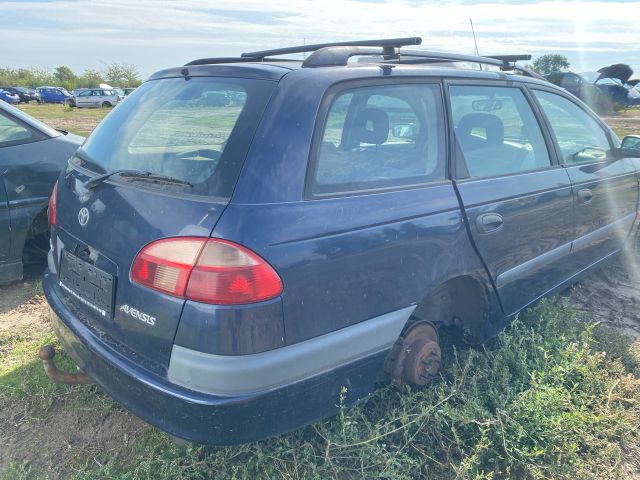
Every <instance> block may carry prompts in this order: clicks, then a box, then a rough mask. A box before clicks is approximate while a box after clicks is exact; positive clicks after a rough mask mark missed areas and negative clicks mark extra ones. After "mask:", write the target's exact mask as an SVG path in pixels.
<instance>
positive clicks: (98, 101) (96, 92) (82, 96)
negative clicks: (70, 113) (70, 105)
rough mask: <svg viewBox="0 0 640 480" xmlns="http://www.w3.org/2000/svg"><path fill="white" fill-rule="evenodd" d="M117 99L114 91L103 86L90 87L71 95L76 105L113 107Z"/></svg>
mask: <svg viewBox="0 0 640 480" xmlns="http://www.w3.org/2000/svg"><path fill="white" fill-rule="evenodd" d="M118 101H119V99H118V94H117V93H116V92H114V91H113V90H106V89H103V88H90V89H87V90H84V91H82V92H80V93H78V94H77V95H74V96H73V102H74V103H75V106H76V107H97V108H100V107H115V106H116V105H117V104H118Z"/></svg>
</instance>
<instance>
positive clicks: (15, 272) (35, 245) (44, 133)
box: [0, 102, 83, 284]
mask: <svg viewBox="0 0 640 480" xmlns="http://www.w3.org/2000/svg"><path fill="white" fill-rule="evenodd" d="M82 140H83V138H82V137H79V136H77V135H73V134H71V133H67V132H61V131H58V130H54V129H52V128H50V127H48V126H47V125H45V124H44V123H42V122H40V121H38V120H36V119H35V118H33V117H30V116H29V115H27V114H26V113H24V112H22V111H21V110H18V109H17V108H15V107H11V106H9V105H6V104H3V103H2V102H0V284H3V283H7V282H11V281H14V280H19V279H21V278H22V267H23V261H24V259H25V257H26V256H27V255H28V254H29V253H31V256H32V257H33V256H34V254H35V255H36V256H37V255H38V252H39V251H41V252H42V257H44V255H46V252H47V250H48V249H49V237H48V228H47V205H48V202H49V196H50V195H51V192H52V190H53V185H54V184H55V182H56V180H57V178H58V176H59V175H60V171H61V170H62V169H63V167H65V166H66V165H67V160H68V159H69V158H70V157H71V156H72V155H73V153H74V152H75V151H76V149H77V148H78V147H79V146H80V143H82Z"/></svg>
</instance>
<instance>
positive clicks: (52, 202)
mask: <svg viewBox="0 0 640 480" xmlns="http://www.w3.org/2000/svg"><path fill="white" fill-rule="evenodd" d="M57 203H58V182H57V181H56V183H55V185H54V186H53V192H51V196H50V197H49V209H48V210H47V219H48V220H49V228H51V226H52V225H55V224H56V206H57Z"/></svg>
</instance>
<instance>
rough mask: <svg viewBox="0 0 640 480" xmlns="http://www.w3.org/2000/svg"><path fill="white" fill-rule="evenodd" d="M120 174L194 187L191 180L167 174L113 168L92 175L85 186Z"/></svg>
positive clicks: (92, 185) (91, 186)
mask: <svg viewBox="0 0 640 480" xmlns="http://www.w3.org/2000/svg"><path fill="white" fill-rule="evenodd" d="M114 175H118V176H119V177H124V178H127V177H128V178H134V179H136V180H149V181H152V182H162V183H174V184H177V185H185V186H187V187H193V184H192V183H191V182H188V181H186V180H181V179H179V178H175V177H170V176H167V175H160V174H158V173H153V172H146V171H144V170H113V171H111V172H107V173H103V174H101V175H96V176H94V177H91V178H90V179H89V180H87V181H86V182H84V187H85V188H93V187H95V186H96V185H98V184H99V183H102V182H104V181H105V180H107V179H108V178H110V177H112V176H114Z"/></svg>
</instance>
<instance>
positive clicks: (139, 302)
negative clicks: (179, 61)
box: [43, 38, 640, 444]
mask: <svg viewBox="0 0 640 480" xmlns="http://www.w3.org/2000/svg"><path fill="white" fill-rule="evenodd" d="M418 43H420V39H419V38H410V39H395V40H387V41H377V40H376V41H364V42H351V43H342V44H324V45H307V46H304V47H294V48H288V49H281V50H274V51H265V52H252V53H247V54H243V56H242V57H238V58H222V59H217V58H207V59H201V60H196V61H193V62H190V63H188V64H187V65H185V66H181V67H177V68H170V69H167V70H163V71H160V72H158V73H156V74H154V75H153V76H152V77H151V78H150V79H149V80H148V81H147V82H145V83H144V84H143V85H142V86H140V87H139V88H138V89H136V90H135V91H134V92H133V93H132V94H131V95H130V96H129V98H128V99H127V101H126V102H123V103H122V105H120V106H119V107H118V108H116V109H114V110H113V111H112V112H111V113H110V114H109V115H108V116H107V117H106V118H105V119H104V121H103V122H102V123H101V124H100V125H99V126H98V127H97V129H96V130H95V131H94V132H93V133H92V134H91V136H90V137H89V138H88V139H87V141H86V142H85V143H84V144H83V146H82V147H81V148H80V149H79V150H78V152H77V153H76V155H75V156H74V157H73V158H72V159H71V160H70V161H69V163H68V166H67V167H66V169H65V170H64V172H63V173H62V175H61V176H60V178H59V180H58V184H57V187H56V189H55V193H54V195H53V196H52V201H51V204H50V208H49V212H50V223H51V235H52V239H51V247H52V248H51V251H50V254H49V261H48V271H47V272H46V273H45V276H44V279H43V286H44V293H45V295H46V298H47V300H48V302H49V305H50V307H51V318H52V322H53V325H54V328H55V330H56V333H57V336H58V338H59V339H60V342H61V343H62V345H63V346H64V348H65V349H66V351H67V352H68V353H69V355H70V356H71V357H72V358H73V359H74V360H75V362H76V363H77V365H78V366H79V367H80V369H82V370H83V372H84V373H85V374H86V375H88V377H86V378H85V379H91V380H92V381H95V382H96V383H97V384H99V385H100V386H101V387H102V388H103V389H104V390H105V391H106V392H107V393H108V394H109V395H111V396H112V397H113V398H114V399H115V400H117V401H118V402H119V403H121V404H122V405H123V406H124V407H125V408H127V409H128V410H130V411H131V412H133V413H135V414H136V415H138V416H140V417H141V418H143V419H144V420H146V421H148V422H149V423H151V424H153V425H156V426H157V427H159V428H161V429H163V430H165V431H167V432H169V433H170V434H172V435H174V436H176V437H179V438H182V439H187V440H191V441H195V442H201V443H211V444H234V443H242V442H248V441H253V440H257V439H261V438H265V437H268V436H270V435H274V434H278V433H281V432H285V431H289V430H292V429H295V428H297V427H299V426H301V425H304V424H307V423H309V422H312V421H314V420H317V419H320V418H323V417H325V416H327V415H331V414H333V413H335V412H336V411H337V408H338V407H337V406H338V405H339V404H340V403H341V393H340V392H341V389H346V393H345V394H344V396H343V397H342V401H343V402H344V404H346V405H353V404H355V403H357V402H360V401H363V400H364V399H366V398H367V396H368V395H369V394H370V393H371V392H372V390H373V389H374V388H375V386H376V385H377V384H378V383H379V382H381V381H385V380H386V381H391V382H393V383H394V384H396V385H410V386H414V387H420V386H423V385H425V384H426V383H428V382H429V381H430V380H432V379H433V378H434V377H435V376H436V375H437V372H438V367H439V365H440V362H441V353H440V344H439V339H438V329H439V328H441V327H442V326H451V327H456V328H458V329H459V332H460V335H461V336H462V337H463V338H464V340H466V341H467V342H472V343H476V342H482V341H484V340H485V339H487V338H488V337H490V336H491V335H493V334H495V333H496V332H497V331H498V330H499V329H501V328H502V327H503V326H504V325H505V324H506V323H507V322H508V321H509V320H510V319H511V318H513V316H514V315H515V314H517V313H518V312H520V311H521V310H522V309H524V308H526V307H528V306H530V305H532V304H533V303H534V302H536V301H538V300H539V299H540V298H542V297H544V296H545V295H550V294H552V293H554V292H558V291H560V290H561V289H564V288H566V287H567V286H569V285H571V284H572V283H574V282H575V281H577V280H578V279H579V278H581V277H582V276H583V275H585V274H586V273H588V272H590V271H592V270H593V269H595V268H598V267H600V266H602V265H603V264H604V263H605V262H606V261H607V260H609V259H611V258H613V257H615V256H616V255H618V254H620V252H621V251H623V249H624V248H626V247H627V246H629V245H632V244H633V245H634V248H635V243H633V241H634V240H635V238H636V230H637V225H638V220H637V212H638V199H639V198H638V190H639V189H638V172H639V170H640V161H639V160H638V158H637V157H639V156H640V145H638V144H639V143H640V142H639V138H638V137H633V136H630V137H626V138H625V139H624V141H623V142H622V144H621V142H620V140H619V139H618V138H617V137H616V136H615V134H614V133H613V132H612V131H611V130H610V129H609V128H608V127H607V126H606V125H605V124H604V123H603V122H602V121H601V120H600V119H599V118H598V117H597V116H596V115H595V114H594V113H593V112H592V111H591V110H589V109H588V108H587V107H585V106H584V104H582V103H581V102H580V101H579V100H577V99H576V98H575V97H573V96H572V95H569V94H567V93H566V92H565V91H563V90H562V89H560V88H558V87H555V86H553V85H552V84H550V83H548V82H546V81H543V80H540V79H538V78H535V76H534V75H533V74H531V73H529V72H528V71H527V70H524V69H519V68H516V67H515V66H514V62H515V61H516V60H520V59H526V58H529V57H528V56H521V57H518V56H503V57H490V58H489V57H469V56H464V55H456V54H450V53H437V52H429V51H424V50H416V49H411V48H407V46H408V45H412V44H418ZM300 52H312V53H311V54H310V55H309V56H308V57H307V58H306V59H305V60H304V61H286V60H280V59H279V57H280V56H281V55H287V54H296V53H300ZM356 56H360V57H364V58H367V57H368V56H372V57H369V62H368V63H366V62H363V61H362V60H361V61H360V62H355V63H354V62H350V61H349V59H350V58H352V57H356ZM443 62H444V63H445V65H443ZM460 62H473V63H481V64H483V65H485V66H486V68H485V69H484V70H483V71H480V70H475V69H467V68H462V67H461V68H457V67H455V66H451V65H450V64H451V63H453V64H454V65H455V64H460ZM44 353H45V355H43V356H46V357H47V360H48V361H50V360H51V354H50V352H49V353H47V352H44ZM48 365H49V367H50V364H48ZM427 428H428V427H427Z"/></svg>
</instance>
